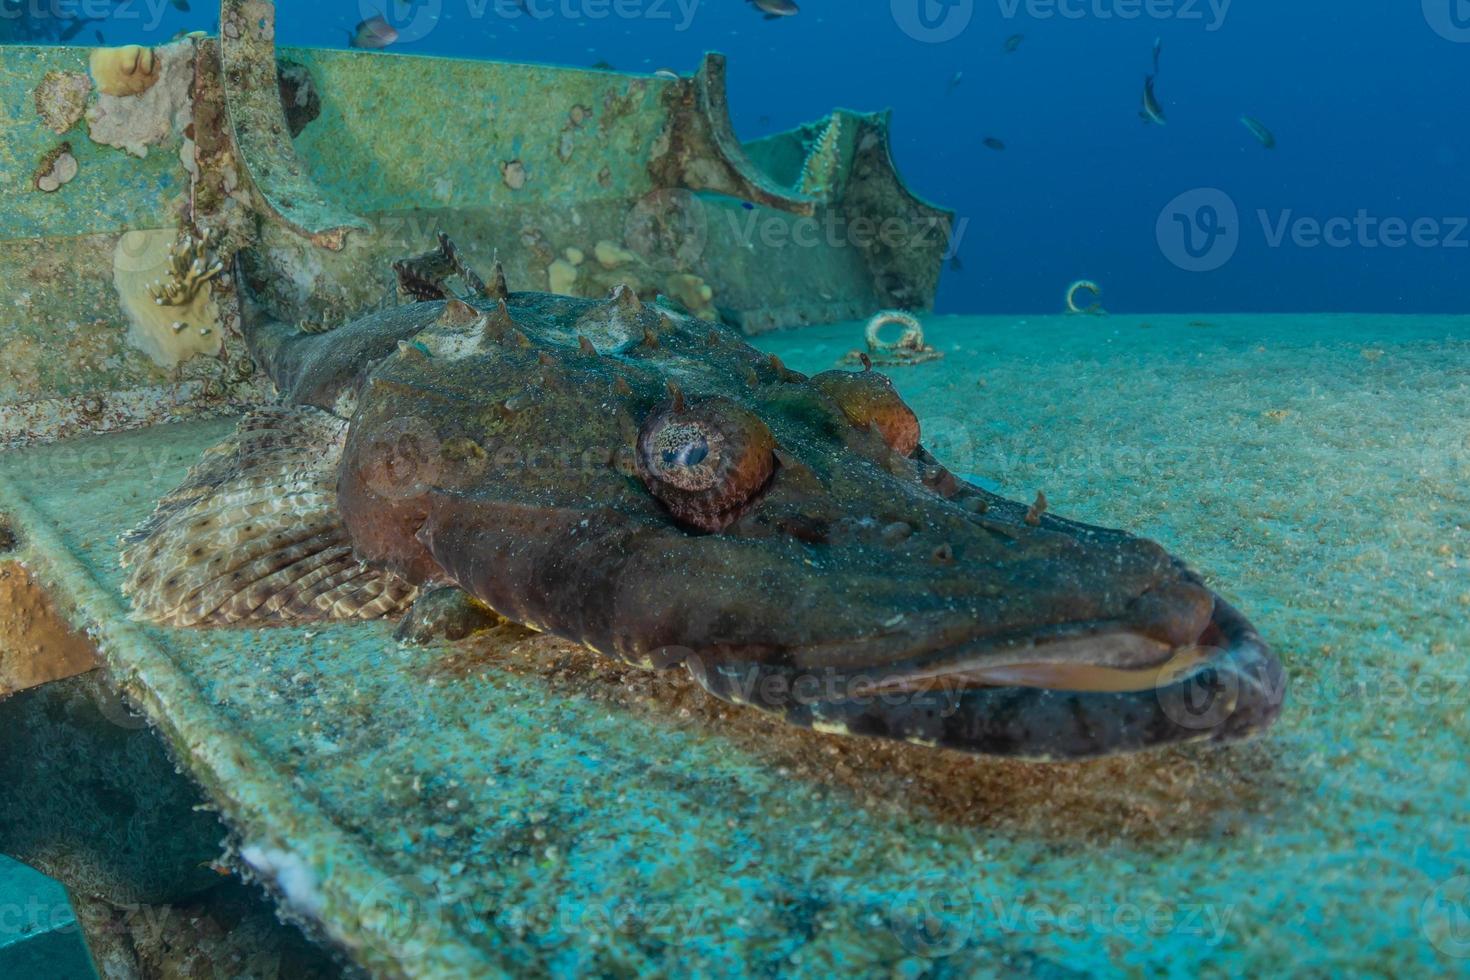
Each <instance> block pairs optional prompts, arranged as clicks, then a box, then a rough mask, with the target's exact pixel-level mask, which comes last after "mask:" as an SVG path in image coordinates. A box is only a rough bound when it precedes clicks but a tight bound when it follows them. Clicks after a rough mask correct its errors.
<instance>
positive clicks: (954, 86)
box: [944, 71, 965, 95]
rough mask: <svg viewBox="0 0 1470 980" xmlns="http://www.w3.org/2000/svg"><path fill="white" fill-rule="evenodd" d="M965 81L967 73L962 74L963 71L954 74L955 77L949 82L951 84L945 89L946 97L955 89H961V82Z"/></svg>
mask: <svg viewBox="0 0 1470 980" xmlns="http://www.w3.org/2000/svg"><path fill="white" fill-rule="evenodd" d="M964 80H965V73H964V72H962V71H957V72H955V73H954V77H953V78H951V79H950V80H949V84H948V85H946V86H945V87H944V94H945V95H949V94H950V93H951V92H953V91H954V90H955V89H957V88H959V87H960V82H962V81H964Z"/></svg>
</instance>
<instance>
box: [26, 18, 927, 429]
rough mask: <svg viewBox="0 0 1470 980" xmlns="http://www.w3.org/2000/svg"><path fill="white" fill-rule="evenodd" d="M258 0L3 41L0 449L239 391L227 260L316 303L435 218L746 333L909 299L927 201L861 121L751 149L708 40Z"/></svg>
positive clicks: (874, 121)
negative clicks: (196, 31) (196, 21)
mask: <svg viewBox="0 0 1470 980" xmlns="http://www.w3.org/2000/svg"><path fill="white" fill-rule="evenodd" d="M274 23H275V5H274V4H273V3H269V2H264V0H225V2H224V3H223V4H222V10H221V29H220V30H221V36H220V37H219V38H211V37H204V36H202V35H191V36H189V37H186V38H183V39H180V40H178V41H176V42H173V43H170V44H167V45H162V46H159V47H156V48H146V47H141V46H137V45H130V46H126V47H122V48H98V49H89V48H77V47H21V46H16V47H10V48H7V49H6V51H5V55H4V58H3V59H0V113H3V116H4V119H5V125H4V126H3V127H0V192H3V194H4V196H5V199H6V202H7V204H6V207H5V209H4V210H3V212H0V283H3V285H0V296H3V297H5V298H7V299H8V300H10V301H9V302H7V303H4V304H0V307H3V309H4V310H5V313H4V314H3V315H4V316H5V317H6V320H5V321H4V322H0V444H9V445H16V444H22V443H25V442H31V441H37V440H46V439H54V438H58V437H62V436H65V435H68V434H72V433H77V432H83V431H104V430H108V429H115V428H123V427H129V426H135V425H140V424H146V423H148V422H156V421H160V420H164V419H167V418H171V417H176V416H182V415H187V414H192V413H196V412H213V411H221V410H225V409H227V408H229V407H231V406H240V405H243V404H246V403H250V402H254V401H258V400H259V399H260V397H261V396H262V394H263V393H262V391H261V389H260V388H259V387H258V381H257V379H255V378H254V377H253V375H252V368H253V366H252V364H251V362H250V359H249V358H248V356H247V355H246V354H245V351H244V349H243V346H242V345H241V343H240V338H239V323H238V320H239V309H238V302H237V298H236V282H235V277H236V275H237V273H238V272H239V271H243V272H244V274H245V275H246V276H247V277H249V278H250V279H251V280H252V283H253V284H254V285H255V287H256V289H257V291H258V293H259V295H260V296H261V299H262V302H263V303H265V304H266V305H267V306H268V307H269V309H270V311H271V312H272V314H274V315H275V316H276V317H278V318H280V319H283V320H286V321H289V322H293V323H297V324H299V325H303V326H305V327H307V328H308V329H320V328H325V327H330V326H333V325H336V324H340V323H344V322H347V321H348V320H351V319H353V318H355V317H357V316H360V315H362V314H363V313H366V312H369V311H371V310H372V309H374V308H377V307H378V306H380V305H381V304H382V303H383V301H384V298H385V295H386V294H387V292H388V291H389V289H390V287H391V283H390V282H388V281H387V280H385V279H384V277H383V273H382V270H383V269H385V268H386V267H387V264H388V260H389V259H391V258H393V257H396V256H399V255H402V254H405V253H406V252H410V251H417V250H421V249H423V248H424V247H426V246H427V245H430V244H432V239H433V235H434V233H435V232H437V231H438V230H440V229H441V228H442V229H444V230H447V231H449V232H450V233H451V234H453V235H454V236H455V238H456V239H457V240H458V241H460V242H461V244H462V245H463V246H464V247H465V249H466V251H467V252H468V253H469V255H470V257H471V258H472V259H473V260H477V261H485V260H488V259H489V258H491V253H492V252H493V253H494V257H496V258H498V259H499V260H500V261H502V262H503V263H504V264H505V267H506V269H507V271H508V273H509V274H510V275H512V276H513V277H514V278H515V279H516V280H517V281H518V282H523V283H526V284H528V285H532V286H535V287H536V288H542V289H546V290H549V291H553V292H559V293H565V294H570V295H581V296H594V295H602V294H605V293H606V292H607V290H608V289H610V288H611V286H613V285H614V284H617V283H626V284H628V285H630V286H631V287H632V288H633V289H634V290H635V292H637V293H638V294H639V295H640V296H642V297H643V298H645V299H652V298H653V297H654V295H656V294H659V293H662V294H665V295H668V296H670V297H673V298H675V299H676V300H678V301H679V302H680V303H682V304H683V305H685V306H687V307H689V308H690V309H692V310H694V311H695V312H696V313H697V314H699V315H701V316H703V317H705V318H708V319H723V320H725V321H727V322H730V323H732V324H735V325H737V326H739V327H741V328H742V329H745V330H747V331H757V330H762V329H769V328H771V327H777V326H790V325H796V324H800V323H804V322H818V321H830V320H835V319H841V318H847V317H858V316H865V315H867V314H869V313H872V312H873V311H874V310H876V309H879V308H882V307H888V306H901V307H906V308H910V309H920V310H922V309H926V308H928V307H929V306H930V305H931V304H932V300H933V295H934V290H935V286H936V283H937V277H938V273H939V267H940V260H941V256H942V254H943V251H944V249H945V247H946V245H947V242H948V237H949V228H950V215H949V214H948V213H947V212H945V211H942V210H939V209H937V208H934V207H932V206H930V205H928V204H926V203H924V202H922V201H920V200H919V199H917V198H916V197H914V196H913V195H912V194H911V193H910V192H908V191H907V190H906V188H904V186H903V184H902V182H901V180H899V178H898V176H897V174H896V173H895V172H894V169H893V166H892V161H891V159H890V156H889V152H888V137H887V124H886V119H885V118H884V117H882V116H863V115H858V114H854V113H847V112H838V113H835V114H834V115H833V116H831V117H830V118H829V119H828V120H824V121H822V122H820V123H818V124H815V125H813V126H811V127H805V128H802V129H799V130H796V131H793V132H790V133H785V134H781V135H778V136H773V137H769V138H767V139H765V140H762V141H759V142H757V143H754V144H750V145H749V146H746V145H742V144H741V142H740V141H739V140H738V139H737V138H736V137H735V134H734V133H733V131H732V129H731V127H730V122H729V115H728V109H727V105H726V101H725V82H724V60H723V59H722V58H721V57H720V56H718V55H710V56H708V57H707V58H706V59H705V62H704V64H703V65H702V66H701V67H700V69H699V70H698V71H697V72H696V73H695V74H694V75H692V76H689V77H683V78H674V79H670V78H665V77H661V76H643V75H630V74H622V73H615V72H607V71H596V70H579V69H571V68H561V67H553V66H541V65H522V64H509V63H501V62H488V61H461V60H453V59H426V58H416V57H404V56H398V55H389V54H384V53H381V52H371V53H368V52H359V51H351V52H348V51H321V50H295V49H292V50H284V51H277V50H276V48H275V37H274ZM885 223H886V226H887V227H888V228H890V229H893V228H895V227H897V229H898V230H897V231H896V232H895V233H894V234H897V235H899V236H901V237H899V238H895V237H894V234H890V235H876V234H871V233H867V232H866V231H865V229H868V228H870V227H871V228H879V227H883V226H885ZM834 227H836V228H838V229H841V234H840V236H839V237H838V239H837V240H835V241H834V240H833V238H832V236H831V235H830V234H829V233H828V230H829V229H831V228H834ZM816 229H822V230H823V232H822V234H813V232H814V231H815V230H816ZM853 229H857V230H856V231H854V230H853ZM895 241H900V242H901V244H902V247H901V248H896V249H895V248H893V247H892V243H893V242H895ZM247 248H248V249H249V251H246V252H244V253H243V257H244V261H243V262H241V263H240V264H239V265H238V267H237V264H236V261H235V260H236V257H237V256H241V255H242V250H245V249H247ZM181 255H187V256H188V260H187V261H186V262H185V263H184V264H183V266H182V267H181V266H180V265H179V264H178V260H179V257H180V256H181ZM196 259H197V260H198V261H199V262H200V263H201V272H196V273H191V272H190V268H191V267H192V265H193V263H194V261H195V260H196ZM282 268H288V269H290V270H292V274H291V275H290V276H288V277H284V278H283V277H279V276H276V275H273V274H270V273H272V272H273V270H277V269H282ZM203 270H215V271H213V272H210V273H209V274H208V275H207V277H206V276H205V275H203V274H202V272H203ZM160 285H161V288H155V287H160Z"/></svg>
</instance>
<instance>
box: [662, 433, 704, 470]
mask: <svg viewBox="0 0 1470 980" xmlns="http://www.w3.org/2000/svg"><path fill="white" fill-rule="evenodd" d="M708 456H709V442H708V441H706V439H705V438H704V436H694V437H693V438H691V439H690V440H689V441H688V442H686V443H684V444H683V445H682V446H677V447H672V448H669V449H665V450H664V451H663V460H664V465H665V466H683V467H690V466H698V465H699V464H700V463H703V462H704V461H705V459H706V458H707V457H708Z"/></svg>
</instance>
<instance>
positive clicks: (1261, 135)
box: [1240, 116, 1276, 150]
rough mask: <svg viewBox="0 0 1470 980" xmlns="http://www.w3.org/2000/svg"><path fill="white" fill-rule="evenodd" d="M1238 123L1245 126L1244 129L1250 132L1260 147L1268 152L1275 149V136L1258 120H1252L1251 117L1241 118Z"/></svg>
mask: <svg viewBox="0 0 1470 980" xmlns="http://www.w3.org/2000/svg"><path fill="white" fill-rule="evenodd" d="M1240 122H1241V125H1243V126H1245V128H1246V129H1248V130H1250V131H1251V135H1252V136H1254V137H1255V138H1256V140H1257V141H1258V142H1259V143H1260V144H1261V145H1262V146H1264V147H1265V148H1266V149H1268V150H1274V149H1276V136H1275V134H1274V133H1272V132H1271V131H1270V130H1269V129H1267V128H1266V127H1265V126H1263V125H1261V121H1260V120H1259V119H1255V118H1252V117H1251V116H1241V117H1240Z"/></svg>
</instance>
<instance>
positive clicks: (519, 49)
mask: <svg viewBox="0 0 1470 980" xmlns="http://www.w3.org/2000/svg"><path fill="white" fill-rule="evenodd" d="M37 5H39V7H40V8H42V9H46V10H51V9H54V10H56V11H58V12H62V13H67V12H70V11H77V12H78V13H79V14H81V15H85V14H87V13H97V14H104V15H105V16H104V17H103V19H100V20H98V21H96V22H95V23H89V24H87V25H85V27H84V28H82V29H81V32H80V34H79V36H78V42H79V43H92V42H93V41H94V40H95V38H94V37H93V32H94V31H100V32H101V33H102V35H103V36H104V38H105V40H106V41H107V43H109V44H121V43H134V42H140V43H141V42H151V43H159V42H160V41H162V40H166V39H167V38H168V37H170V36H172V35H173V34H175V33H176V32H178V31H180V30H205V31H210V32H213V31H214V30H215V19H216V11H215V9H214V5H213V4H209V3H202V2H194V3H192V4H191V3H190V2H188V0H125V2H121V3H104V2H101V0H73V2H66V0H6V3H5V5H4V7H3V8H0V38H3V37H5V36H6V34H7V33H10V34H12V35H13V34H14V33H15V32H16V31H17V29H18V27H17V22H16V18H15V14H16V11H17V10H18V9H24V8H26V7H36V6H37ZM1463 6H1465V5H1464V4H1463V3H1462V2H1461V0H1420V2H1401V3H1392V4H1388V3H1379V4H1366V3H1332V2H1328V0H1298V2H1295V3H1291V4H1265V3H1259V2H1255V3H1246V2H1239V3H1235V2H1230V0H1149V2H1144V0H985V2H980V0H865V2H862V3H851V2H836V0H801V2H800V9H799V13H797V14H795V15H792V16H786V17H780V18H776V19H769V20H768V19H766V18H764V17H763V15H762V14H761V12H760V11H759V10H758V9H756V7H755V6H753V5H752V4H751V3H749V2H745V0H616V2H614V0H414V2H404V0H382V2H381V3H380V2H378V0H329V2H314V3H294V4H282V5H281V12H280V16H281V37H280V42H281V43H282V44H285V45H309V46H335V47H341V46H345V45H347V44H348V43H349V42H350V41H351V39H352V37H353V32H354V29H355V28H356V26H357V25H358V24H359V23H360V22H362V21H363V20H365V19H368V18H371V17H376V16H381V17H383V18H384V19H385V20H386V21H387V22H388V23H389V24H391V25H393V27H394V29H395V30H396V31H397V34H398V36H397V38H396V40H394V41H393V43H392V44H391V45H390V46H389V48H390V50H391V51H393V52H396V53H400V54H424V55H450V56H461V57H471V58H493V59H502V60H510V61H534V62H551V63H557V64H566V65H576V66H582V67H587V66H591V65H594V64H599V63H600V64H604V65H611V66H612V67H615V68H617V69H620V70H624V71H641V72H653V71H655V70H658V69H671V70H674V71H677V72H680V73H688V72H690V71H693V70H694V68H695V67H696V66H697V65H698V60H699V57H700V55H701V53H702V52H704V51H707V50H719V51H723V52H725V53H727V54H728V55H729V56H730V95H731V102H732V107H731V111H732V116H733V120H734V123H735V128H736V132H737V133H738V134H739V135H740V137H741V138H742V139H751V138H753V137H757V136H760V135H764V134H766V133H770V132H776V131H779V130H783V129H787V128H790V127H792V126H794V125H797V124H799V123H802V122H806V121H809V120H812V119H817V118H820V117H821V116H823V115H824V114H825V113H826V112H827V111H829V110H830V109H831V107H833V106H834V105H840V106H844V107H847V108H853V109H857V110H862V111H871V110H876V109H881V108H884V107H891V108H892V109H894V110H895V112H894V120H893V135H894V152H895V154H896V156H897V161H896V162H897V164H898V168H899V172H900V173H902V174H903V175H904V177H905V179H906V180H907V181H908V182H909V184H910V186H911V187H913V188H914V189H915V190H916V191H917V192H918V193H920V194H921V195H924V196H926V197H928V198H929V199H930V200H932V201H934V202H935V203H937V204H939V205H941V206H943V207H947V208H952V209H954V210H955V211H956V214H957V227H958V228H960V229H961V230H960V233H959V234H958V235H957V239H958V243H957V244H958V248H957V255H958V259H959V261H958V263H951V265H950V267H949V268H947V269H946V272H945V275H944V278H943V281H942V284H941V290H940V294H939V300H938V311H939V312H994V313H1008V312H1009V313H1014V312H1034V311H1051V310H1056V309H1058V308H1059V305H1060V300H1061V295H1062V291H1063V290H1064V288H1065V287H1066V285H1067V284H1068V283H1070V282H1072V281H1073V280H1076V279H1080V278H1088V279H1092V280H1095V281H1097V282H1098V283H1099V284H1100V285H1102V286H1103V288H1104V289H1105V291H1106V300H1105V302H1106V305H1107V306H1108V307H1109V308H1110V309H1117V310H1130V311H1140V312H1153V311H1176V312H1220V311H1273V312H1292V311H1326V312H1331V311H1344V312H1380V311H1381V312H1449V311H1453V310H1456V309H1459V308H1462V306H1463V297H1464V286H1463V283H1462V280H1461V277H1462V276H1463V274H1464V273H1465V271H1466V266H1467V263H1470V228H1467V227H1466V218H1465V216H1466V215H1470V183H1467V182H1466V181H1465V180H1464V176H1463V175H1464V168H1465V166H1466V165H1467V163H1470V129H1467V127H1465V126H1464V125H1463V120H1462V118H1461V117H1460V112H1461V106H1462V100H1463V92H1464V89H1465V85H1466V83H1467V82H1470V11H1464V10H1461V9H1460V8H1461V7H1463ZM181 7H187V8H189V9H187V10H185V9H180V8H181ZM66 21H67V19H66V18H62V20H61V21H55V22H57V23H64V22H66ZM67 26H70V25H69V23H67ZM62 29H65V27H63V28H62ZM1018 35H1019V38H1018V37H1017V36H1018ZM1155 39H1157V40H1158V41H1159V42H1161V45H1162V53H1161V59H1160V69H1159V74H1158V78H1157V83H1156V87H1157V94H1158V99H1159V102H1160V105H1161V108H1162V109H1163V111H1164V113H1165V116H1166V120H1167V125H1164V126H1157V125H1145V124H1144V123H1143V122H1142V121H1141V119H1140V118H1139V105H1140V94H1141V91H1142V83H1143V79H1144V76H1145V75H1146V74H1149V73H1150V69H1151V62H1152V48H1153V45H1154V43H1155ZM1241 116H1250V117H1252V118H1254V119H1258V120H1260V122H1261V123H1263V124H1264V125H1265V126H1266V127H1268V128H1269V129H1270V131H1271V132H1272V133H1274V135H1275V138H1276V141H1277V145H1276V146H1275V147H1274V148H1271V149H1267V148H1265V147H1263V146H1262V145H1261V143H1259V142H1258V141H1257V140H1256V138H1254V137H1253V135H1252V134H1251V132H1250V131H1249V130H1248V129H1247V128H1246V127H1245V126H1243V125H1242V124H1241V123H1240V117H1241ZM987 140H989V141H992V145H987V143H986V141H987ZM994 141H998V142H999V144H1003V146H1004V148H1003V149H996V148H993V146H994V145H995V143H994ZM1186 231H1187V234H1188V235H1189V236H1190V237H1191V238H1192V241H1188V242H1187V241H1185V240H1184V238H1185V235H1186Z"/></svg>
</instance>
